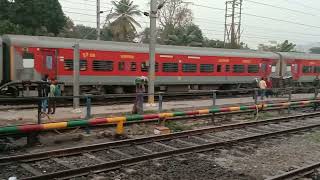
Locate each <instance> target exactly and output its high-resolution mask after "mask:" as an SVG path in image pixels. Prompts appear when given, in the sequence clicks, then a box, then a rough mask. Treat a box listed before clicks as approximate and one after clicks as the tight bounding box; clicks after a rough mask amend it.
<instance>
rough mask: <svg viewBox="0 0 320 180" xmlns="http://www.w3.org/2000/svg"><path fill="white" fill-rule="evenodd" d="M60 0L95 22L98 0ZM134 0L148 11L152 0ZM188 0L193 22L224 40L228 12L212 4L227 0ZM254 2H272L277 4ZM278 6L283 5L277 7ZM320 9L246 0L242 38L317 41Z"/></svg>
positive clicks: (77, 18)
mask: <svg viewBox="0 0 320 180" xmlns="http://www.w3.org/2000/svg"><path fill="white" fill-rule="evenodd" d="M59 1H60V3H61V5H62V8H63V10H64V12H65V14H66V15H67V16H69V17H70V18H71V19H72V20H73V21H74V22H75V23H76V24H84V25H88V26H92V27H95V26H96V17H95V11H96V3H95V0H59ZM133 1H134V3H135V4H137V5H139V7H140V10H142V11H147V10H148V9H149V7H148V1H149V0H133ZM185 1H186V2H193V3H194V5H192V4H190V5H189V7H190V8H191V9H192V11H193V15H194V23H195V24H197V25H199V26H200V28H201V29H202V30H203V33H204V34H205V36H206V37H208V38H211V39H219V40H223V34H224V16H225V12H224V11H223V10H217V9H213V8H219V9H225V0H185ZM254 2H258V3H265V4H268V5H273V6H274V7H270V6H265V5H261V4H256V3H254ZM199 5H200V6H201V5H203V6H208V7H209V8H207V7H200V6H199ZM275 6H277V7H280V8H276V7H275ZM111 7H112V5H111V0H101V10H105V11H108V10H110V9H111ZM211 7H212V8H211ZM285 8H286V9H285ZM319 12H320V1H319V0H303V1H302V0H268V1H261V0H243V13H244V14H243V15H242V27H241V30H242V41H243V42H245V43H248V44H249V47H250V48H256V46H257V45H258V44H260V43H264V44H268V43H269V41H277V42H282V41H284V40H286V39H288V40H290V41H292V42H294V43H296V44H297V45H309V44H314V43H318V42H320V21H319V19H320V13H319ZM106 14H107V13H104V14H102V19H104V17H105V16H106ZM255 16H263V17H268V18H271V19H266V18H261V17H255ZM272 19H274V20H272ZM137 20H138V22H139V23H140V24H141V25H142V26H143V28H141V29H138V30H139V31H141V30H142V29H144V28H145V27H147V26H149V19H148V18H147V17H145V16H141V17H138V18H137ZM278 20H279V21H278ZM283 21H290V22H293V23H286V22H283ZM269 44H270V43H269Z"/></svg>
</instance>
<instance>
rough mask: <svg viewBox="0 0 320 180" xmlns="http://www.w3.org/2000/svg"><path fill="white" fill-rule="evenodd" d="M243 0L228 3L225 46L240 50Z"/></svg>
mask: <svg viewBox="0 0 320 180" xmlns="http://www.w3.org/2000/svg"><path fill="white" fill-rule="evenodd" d="M242 1H243V0H228V1H226V12H225V31H224V46H225V47H227V45H230V48H234V49H236V48H239V45H240V42H241V41H240V38H241V14H242Z"/></svg>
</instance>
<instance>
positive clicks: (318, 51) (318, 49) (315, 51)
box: [309, 47, 320, 54]
mask: <svg viewBox="0 0 320 180" xmlns="http://www.w3.org/2000/svg"><path fill="white" fill-rule="evenodd" d="M309 50H310V53H312V54H320V47H313V48H311V49H309Z"/></svg>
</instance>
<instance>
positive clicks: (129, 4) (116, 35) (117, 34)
mask: <svg viewBox="0 0 320 180" xmlns="http://www.w3.org/2000/svg"><path fill="white" fill-rule="evenodd" d="M112 4H113V6H115V12H114V13H111V14H110V16H108V19H106V21H109V20H113V21H112V22H111V23H110V29H111V32H112V35H113V39H114V40H116V41H127V42H130V41H133V39H134V38H135V37H136V35H137V29H136V26H137V27H141V25H140V24H139V23H138V22H137V21H136V20H135V19H134V17H135V16H141V13H140V11H139V10H138V7H139V6H138V5H133V1H130V0H120V1H119V2H116V1H112Z"/></svg>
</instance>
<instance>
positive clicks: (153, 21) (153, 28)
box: [148, 0, 158, 105]
mask: <svg viewBox="0 0 320 180" xmlns="http://www.w3.org/2000/svg"><path fill="white" fill-rule="evenodd" d="M157 11H158V7H157V0H151V3H150V15H149V16H150V42H149V81H148V93H149V95H148V103H149V104H150V105H153V104H154V81H155V60H156V57H155V56H156V55H155V51H156V36H157Z"/></svg>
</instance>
